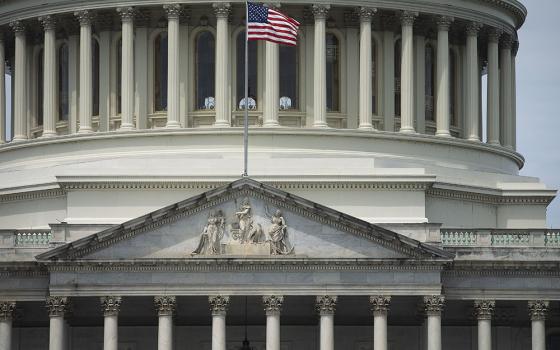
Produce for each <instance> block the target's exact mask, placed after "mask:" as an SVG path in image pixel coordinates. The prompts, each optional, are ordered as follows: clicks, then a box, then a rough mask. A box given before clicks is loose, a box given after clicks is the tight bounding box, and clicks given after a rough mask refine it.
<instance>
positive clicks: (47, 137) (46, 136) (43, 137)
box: [39, 131, 57, 139]
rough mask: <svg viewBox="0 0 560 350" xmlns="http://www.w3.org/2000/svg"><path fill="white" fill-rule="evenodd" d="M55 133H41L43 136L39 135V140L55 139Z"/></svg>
mask: <svg viewBox="0 0 560 350" xmlns="http://www.w3.org/2000/svg"><path fill="white" fill-rule="evenodd" d="M56 136H57V135H56V132H54V131H47V132H45V131H43V135H41V137H39V138H40V139H49V138H51V137H56Z"/></svg>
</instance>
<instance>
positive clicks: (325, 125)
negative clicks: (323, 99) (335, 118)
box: [313, 122, 329, 129]
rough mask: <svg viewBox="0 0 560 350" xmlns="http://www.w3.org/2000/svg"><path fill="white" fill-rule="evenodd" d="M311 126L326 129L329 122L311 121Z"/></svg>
mask: <svg viewBox="0 0 560 350" xmlns="http://www.w3.org/2000/svg"><path fill="white" fill-rule="evenodd" d="M313 127H314V128H323V129H326V128H328V127H329V124H327V123H325V122H315V123H313Z"/></svg>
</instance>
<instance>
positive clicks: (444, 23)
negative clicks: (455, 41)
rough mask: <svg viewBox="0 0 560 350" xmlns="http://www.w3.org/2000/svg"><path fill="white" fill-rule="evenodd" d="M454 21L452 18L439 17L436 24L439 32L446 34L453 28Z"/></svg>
mask: <svg viewBox="0 0 560 350" xmlns="http://www.w3.org/2000/svg"><path fill="white" fill-rule="evenodd" d="M454 20H455V18H453V17H451V16H437V18H436V24H437V27H438V30H440V31H446V32H447V31H449V27H451V23H453V21H454Z"/></svg>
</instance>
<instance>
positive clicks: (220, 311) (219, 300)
mask: <svg viewBox="0 0 560 350" xmlns="http://www.w3.org/2000/svg"><path fill="white" fill-rule="evenodd" d="M208 302H209V303H210V310H211V311H212V315H225V314H226V312H227V308H228V307H229V296H227V295H213V296H210V297H208Z"/></svg>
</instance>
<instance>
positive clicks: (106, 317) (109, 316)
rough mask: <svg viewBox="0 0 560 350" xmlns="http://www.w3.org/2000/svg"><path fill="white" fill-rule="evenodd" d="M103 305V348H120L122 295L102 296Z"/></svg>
mask: <svg viewBox="0 0 560 350" xmlns="http://www.w3.org/2000/svg"><path fill="white" fill-rule="evenodd" d="M101 307H102V310H103V350H118V348H119V310H120V307H121V297H115V296H108V297H101Z"/></svg>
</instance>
